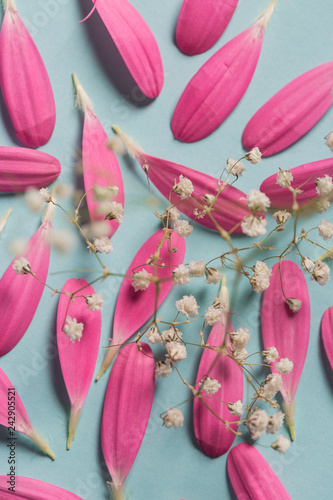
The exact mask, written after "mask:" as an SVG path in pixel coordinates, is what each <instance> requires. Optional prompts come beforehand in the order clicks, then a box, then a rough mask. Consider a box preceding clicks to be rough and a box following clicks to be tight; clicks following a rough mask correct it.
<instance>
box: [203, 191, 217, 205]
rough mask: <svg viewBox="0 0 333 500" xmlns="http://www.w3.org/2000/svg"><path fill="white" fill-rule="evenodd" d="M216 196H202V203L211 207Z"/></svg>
mask: <svg viewBox="0 0 333 500" xmlns="http://www.w3.org/2000/svg"><path fill="white" fill-rule="evenodd" d="M215 198H216V196H214V195H213V194H205V196H204V202H205V203H207V205H211V204H212V203H214V201H215Z"/></svg>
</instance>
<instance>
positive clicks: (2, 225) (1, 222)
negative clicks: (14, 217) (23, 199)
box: [0, 208, 13, 234]
mask: <svg viewBox="0 0 333 500" xmlns="http://www.w3.org/2000/svg"><path fill="white" fill-rule="evenodd" d="M12 211H13V209H12V208H10V209H9V210H8V211H7V212H6V213H5V215H4V216H3V217H1V219H0V234H1V233H2V232H3V230H4V229H5V226H6V224H7V221H8V219H9V217H10V214H11V213H12Z"/></svg>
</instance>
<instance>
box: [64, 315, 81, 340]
mask: <svg viewBox="0 0 333 500" xmlns="http://www.w3.org/2000/svg"><path fill="white" fill-rule="evenodd" d="M83 327H84V325H83V323H78V322H77V319H76V318H73V319H72V318H71V317H70V316H67V318H66V324H65V326H64V328H63V332H64V333H65V335H66V337H67V338H68V339H69V340H70V341H71V342H72V343H73V344H74V342H75V341H76V340H78V341H79V342H80V339H81V337H82V332H83Z"/></svg>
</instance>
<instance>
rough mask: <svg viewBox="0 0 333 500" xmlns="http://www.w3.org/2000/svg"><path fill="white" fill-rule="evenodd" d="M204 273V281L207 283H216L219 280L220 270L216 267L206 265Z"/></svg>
mask: <svg viewBox="0 0 333 500" xmlns="http://www.w3.org/2000/svg"><path fill="white" fill-rule="evenodd" d="M205 273H206V280H205V282H206V283H208V284H209V285H210V284H211V283H213V284H214V285H215V284H216V283H219V282H220V281H221V275H222V271H220V270H219V269H217V267H206V269H205Z"/></svg>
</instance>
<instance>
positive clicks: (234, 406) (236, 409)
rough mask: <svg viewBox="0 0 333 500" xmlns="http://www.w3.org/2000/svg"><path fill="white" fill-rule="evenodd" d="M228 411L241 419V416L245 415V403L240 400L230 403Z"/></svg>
mask: <svg viewBox="0 0 333 500" xmlns="http://www.w3.org/2000/svg"><path fill="white" fill-rule="evenodd" d="M227 406H228V410H229V411H230V413H231V415H236V416H237V417H240V416H241V414H242V413H243V411H244V409H243V403H242V402H241V400H240V399H239V400H238V401H236V402H235V403H228V404H227Z"/></svg>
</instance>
